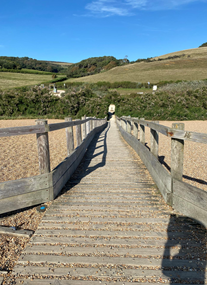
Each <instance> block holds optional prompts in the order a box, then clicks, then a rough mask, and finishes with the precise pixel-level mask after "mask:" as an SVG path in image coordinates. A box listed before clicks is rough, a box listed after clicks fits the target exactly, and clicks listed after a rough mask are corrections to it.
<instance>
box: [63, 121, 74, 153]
mask: <svg viewBox="0 0 207 285" xmlns="http://www.w3.org/2000/svg"><path fill="white" fill-rule="evenodd" d="M65 121H66V122H72V118H65ZM65 131H66V143H67V154H68V155H70V154H71V153H72V152H73V151H74V138H73V127H68V128H66V129H65Z"/></svg>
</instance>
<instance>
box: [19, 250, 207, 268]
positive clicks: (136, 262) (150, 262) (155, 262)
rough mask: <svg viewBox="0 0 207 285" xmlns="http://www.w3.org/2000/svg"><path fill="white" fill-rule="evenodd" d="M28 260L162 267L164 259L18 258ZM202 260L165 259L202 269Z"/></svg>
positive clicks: (167, 263)
mask: <svg viewBox="0 0 207 285" xmlns="http://www.w3.org/2000/svg"><path fill="white" fill-rule="evenodd" d="M28 262H30V263H36V264H39V263H44V262H49V263H50V264H61V263H64V264H68V265H69V264H74V263H75V264H81V265H84V264H98V265H99V266H103V265H108V266H113V265H114V264H116V265H127V266H140V265H141V266H143V267H147V266H150V267H156V266H158V267H161V266H162V263H163V260H162V259H155V258H150V257H149V258H140V257H134V258H131V257H124V258H123V257H107V256H101V257H96V256H61V255H49V256H48V255H40V254H39V255H36V254H33V255H32V254H30V255H28V254H26V255H23V256H21V257H20V259H19V260H18V264H23V265H27V264H28ZM202 264H203V262H202V261H196V260H179V259H178V260H170V259H165V267H171V268H172V267H179V269H180V270H182V268H181V267H183V269H184V268H186V267H190V268H194V269H200V268H202Z"/></svg>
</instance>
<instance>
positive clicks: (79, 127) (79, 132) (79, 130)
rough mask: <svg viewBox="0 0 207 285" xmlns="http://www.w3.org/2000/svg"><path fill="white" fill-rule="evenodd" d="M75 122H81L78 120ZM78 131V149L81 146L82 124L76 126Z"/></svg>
mask: <svg viewBox="0 0 207 285" xmlns="http://www.w3.org/2000/svg"><path fill="white" fill-rule="evenodd" d="M75 121H79V122H81V120H79V119H76V120H75ZM75 130H76V142H77V147H78V146H79V145H80V144H81V124H80V125H76V126H75Z"/></svg>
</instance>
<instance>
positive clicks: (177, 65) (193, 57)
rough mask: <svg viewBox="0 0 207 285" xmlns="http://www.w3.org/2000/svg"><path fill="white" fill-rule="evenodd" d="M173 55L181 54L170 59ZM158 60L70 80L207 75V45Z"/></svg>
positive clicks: (154, 80)
mask: <svg viewBox="0 0 207 285" xmlns="http://www.w3.org/2000/svg"><path fill="white" fill-rule="evenodd" d="M172 56H180V57H179V58H175V59H167V58H168V57H172ZM158 59H162V60H158ZM152 60H153V59H152ZM154 60H155V61H153V62H139V63H133V64H128V65H124V66H119V67H115V68H113V69H111V70H109V71H106V72H102V73H99V74H95V75H91V76H86V77H81V78H73V79H71V78H70V79H68V80H67V81H66V82H89V83H95V82H98V81H108V82H115V81H133V82H148V81H149V82H151V83H157V82H160V81H170V80H173V81H176V80H201V79H207V47H203V48H197V49H189V50H184V51H179V52H174V53H170V54H167V55H163V56H159V57H155V58H154Z"/></svg>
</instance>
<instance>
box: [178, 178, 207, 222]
mask: <svg viewBox="0 0 207 285" xmlns="http://www.w3.org/2000/svg"><path fill="white" fill-rule="evenodd" d="M206 205H207V192H206V191H203V190H202V189H199V188H197V187H194V186H192V185H189V184H187V183H184V182H182V181H178V180H176V179H173V207H174V209H176V210H177V211H179V212H181V213H183V214H184V215H187V216H189V217H191V218H194V219H195V220H198V221H200V222H201V223H202V224H204V226H205V227H207V206H206Z"/></svg>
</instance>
